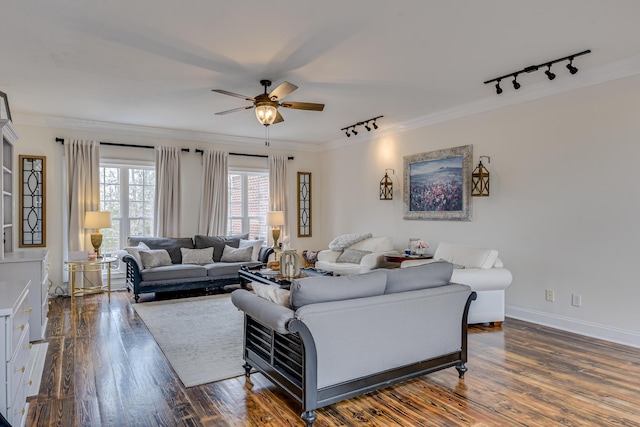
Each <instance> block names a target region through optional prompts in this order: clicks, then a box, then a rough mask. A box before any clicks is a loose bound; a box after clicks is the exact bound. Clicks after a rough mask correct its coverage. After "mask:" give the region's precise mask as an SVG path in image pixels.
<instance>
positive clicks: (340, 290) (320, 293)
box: [291, 271, 387, 310]
mask: <svg viewBox="0 0 640 427" xmlns="http://www.w3.org/2000/svg"><path fill="white" fill-rule="evenodd" d="M386 283H387V275H386V273H385V272H383V271H372V272H370V273H364V274H356V275H351V276H337V277H336V276H318V277H306V278H304V279H299V280H294V281H293V283H291V307H292V308H293V309H294V310H297V309H298V308H300V307H302V306H304V305H307V304H316V303H320V302H329V301H339V300H344V299H353V298H364V297H371V296H376V295H382V294H383V293H384V290H385V286H386Z"/></svg>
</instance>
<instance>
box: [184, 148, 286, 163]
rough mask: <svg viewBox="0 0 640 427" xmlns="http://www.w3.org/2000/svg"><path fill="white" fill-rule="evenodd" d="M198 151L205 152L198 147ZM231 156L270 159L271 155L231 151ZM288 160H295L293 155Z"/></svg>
mask: <svg viewBox="0 0 640 427" xmlns="http://www.w3.org/2000/svg"><path fill="white" fill-rule="evenodd" d="M196 153H200V154H203V153H204V150H201V149H199V148H196ZM229 155H230V156H245V157H262V158H264V159H268V158H269V156H268V155H266V154H247V153H229ZM287 160H293V156H289V157H287Z"/></svg>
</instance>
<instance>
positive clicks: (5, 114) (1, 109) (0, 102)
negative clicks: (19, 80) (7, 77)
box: [0, 91, 11, 121]
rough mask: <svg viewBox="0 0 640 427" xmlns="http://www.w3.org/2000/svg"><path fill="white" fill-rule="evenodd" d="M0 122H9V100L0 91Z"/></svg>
mask: <svg viewBox="0 0 640 427" xmlns="http://www.w3.org/2000/svg"><path fill="white" fill-rule="evenodd" d="M0 120H9V121H11V110H10V109H9V98H8V97H7V94H6V93H4V92H2V91H0Z"/></svg>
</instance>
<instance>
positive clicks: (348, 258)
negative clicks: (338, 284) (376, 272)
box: [336, 248, 371, 264]
mask: <svg viewBox="0 0 640 427" xmlns="http://www.w3.org/2000/svg"><path fill="white" fill-rule="evenodd" d="M370 253H371V251H361V250H360V249H349V248H347V249H345V250H344V251H343V252H342V253H341V254H340V256H339V257H338V259H337V260H336V262H344V263H350V264H360V261H361V260H362V257H364V256H365V255H367V254H370Z"/></svg>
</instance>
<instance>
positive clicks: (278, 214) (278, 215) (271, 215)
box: [267, 211, 284, 226]
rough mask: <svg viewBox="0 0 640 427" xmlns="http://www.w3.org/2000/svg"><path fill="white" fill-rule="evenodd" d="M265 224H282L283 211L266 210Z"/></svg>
mask: <svg viewBox="0 0 640 427" xmlns="http://www.w3.org/2000/svg"><path fill="white" fill-rule="evenodd" d="M267 224H269V225H271V226H280V225H284V212H283V211H269V212H267Z"/></svg>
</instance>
